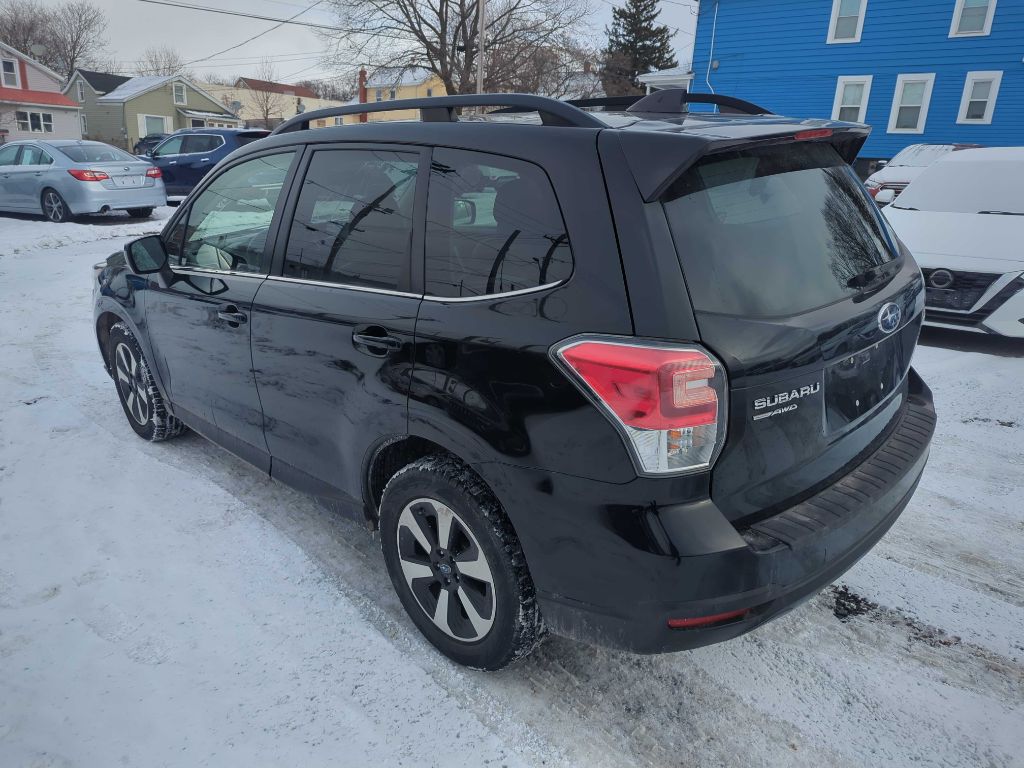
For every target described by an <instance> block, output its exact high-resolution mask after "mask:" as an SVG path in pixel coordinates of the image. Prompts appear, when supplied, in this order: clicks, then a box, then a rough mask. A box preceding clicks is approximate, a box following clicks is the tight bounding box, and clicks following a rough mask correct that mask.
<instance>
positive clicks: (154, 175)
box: [146, 168, 163, 179]
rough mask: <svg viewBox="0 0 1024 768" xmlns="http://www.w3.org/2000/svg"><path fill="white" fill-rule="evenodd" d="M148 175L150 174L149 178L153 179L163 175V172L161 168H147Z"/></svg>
mask: <svg viewBox="0 0 1024 768" xmlns="http://www.w3.org/2000/svg"><path fill="white" fill-rule="evenodd" d="M146 175H147V176H149V178H151V179H159V178H160V177H161V176H163V173H161V172H160V169H159V168H147V169H146Z"/></svg>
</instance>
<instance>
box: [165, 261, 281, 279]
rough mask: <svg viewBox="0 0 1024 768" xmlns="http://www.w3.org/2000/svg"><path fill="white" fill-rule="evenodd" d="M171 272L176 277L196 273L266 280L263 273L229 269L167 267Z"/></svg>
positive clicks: (186, 266)
mask: <svg viewBox="0 0 1024 768" xmlns="http://www.w3.org/2000/svg"><path fill="white" fill-rule="evenodd" d="M169 266H170V268H171V272H173V273H174V274H176V275H190V274H194V273H196V272H198V273H199V274H200V275H233V276H235V277H257V278H259V279H260V280H264V279H266V277H267V275H266V274H265V273H263V272H238V271H235V270H231V269H213V268H212V267H193V266H191V265H188V264H186V265H184V266H182V265H178V266H174V265H169Z"/></svg>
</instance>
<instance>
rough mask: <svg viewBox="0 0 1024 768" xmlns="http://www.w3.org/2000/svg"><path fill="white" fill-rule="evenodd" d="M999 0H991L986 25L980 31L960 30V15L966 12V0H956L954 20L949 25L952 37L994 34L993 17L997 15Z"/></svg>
mask: <svg viewBox="0 0 1024 768" xmlns="http://www.w3.org/2000/svg"><path fill="white" fill-rule="evenodd" d="M997 2H998V0H989V2H988V12H987V13H986V15H985V26H984V28H983V29H982V30H981V31H980V32H959V31H958V30H959V28H960V17H961V16H963V13H964V5H965V4H966V3H965V0H956V7H955V8H954V9H953V21H952V23H951V24H950V25H949V36H950V37H986V36H988V35H990V34H992V19H994V18H995V15H996V3H997Z"/></svg>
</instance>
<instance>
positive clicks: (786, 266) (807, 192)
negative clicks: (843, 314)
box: [664, 144, 895, 317]
mask: <svg viewBox="0 0 1024 768" xmlns="http://www.w3.org/2000/svg"><path fill="white" fill-rule="evenodd" d="M664 206H665V213H666V214H667V216H668V221H669V226H670V227H671V230H672V237H673V239H674V240H675V245H676V251H677V252H678V254H679V258H680V261H681V262H682V265H683V271H684V272H685V274H686V281H687V287H688V288H689V291H690V298H691V301H692V302H693V306H694V308H695V309H697V310H700V311H703V312H715V313H721V314H730V315H745V316H759V317H772V316H780V315H795V314H799V313H801V312H807V311H808V310H811V309H814V308H817V307H821V306H825V305H826V304H831V303H833V302H836V301H838V300H840V299H843V298H845V297H847V296H852V295H854V294H855V293H856V292H857V289H856V288H851V287H850V286H849V285H848V283H849V281H850V280H851V278H853V277H855V276H857V275H861V274H862V273H864V272H866V271H868V270H870V269H871V268H873V267H877V266H879V265H881V264H884V263H886V262H889V261H892V260H893V259H894V258H895V252H894V250H893V248H892V245H891V243H890V241H889V240H888V238H887V236H886V234H885V232H884V231H883V229H882V226H883V225H882V223H881V221H880V219H879V216H878V212H877V208H876V207H875V204H874V203H873V202H872V201H871V198H869V197H868V196H867V194H866V193H865V192H864V188H863V186H862V185H861V183H860V181H859V180H858V179H857V176H856V175H855V174H854V173H853V170H852V169H851V168H850V167H849V166H848V165H847V164H846V163H844V162H843V160H842V159H841V158H840V157H839V155H838V154H837V153H836V151H835V150H834V149H833V148H832V147H831V146H829V145H826V144H807V145H804V146H801V147H800V148H794V147H793V146H792V145H790V146H787V147H763V148H756V149H749V150H743V151H736V152H729V153H723V154H717V155H712V156H709V157H706V158H705V159H703V160H701V161H700V162H699V163H697V164H696V165H695V166H694V167H693V168H691V169H690V170H688V171H687V172H686V174H685V175H684V176H683V177H682V178H681V179H680V180H679V181H677V182H676V183H675V184H674V185H673V187H672V188H671V189H670V190H669V192H668V194H667V196H666V198H665V200H664Z"/></svg>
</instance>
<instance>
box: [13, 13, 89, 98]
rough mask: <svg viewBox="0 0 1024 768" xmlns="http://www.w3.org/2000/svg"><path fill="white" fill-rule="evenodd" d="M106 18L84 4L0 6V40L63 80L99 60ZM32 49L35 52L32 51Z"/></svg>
mask: <svg viewBox="0 0 1024 768" xmlns="http://www.w3.org/2000/svg"><path fill="white" fill-rule="evenodd" d="M106 29H107V17H106V16H105V15H104V13H103V11H101V10H100V9H99V8H98V7H97V6H95V5H93V4H92V3H90V2H88V0H72V2H66V3H61V4H60V5H58V6H56V7H54V8H49V7H47V6H44V5H42V4H41V3H39V2H37V0H4V2H3V3H0V40H3V41H4V42H6V43H7V44H8V45H10V46H13V47H14V48H16V49H18V50H19V51H21V52H22V53H25V54H27V55H29V56H32V57H33V58H35V59H36V60H37V61H39V63H41V64H44V65H45V66H47V67H49V68H50V69H52V70H54V71H55V72H57V74H59V75H61V76H63V77H64V78H65V79H67V78H69V77H70V76H71V73H72V72H74V71H75V68H76V67H80V66H93V65H94V64H95V63H97V62H99V61H100V60H101V56H102V52H103V48H104V46H105V44H106V43H105V41H104V38H103V35H104V33H105V32H106ZM33 48H36V49H37V50H33Z"/></svg>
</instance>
